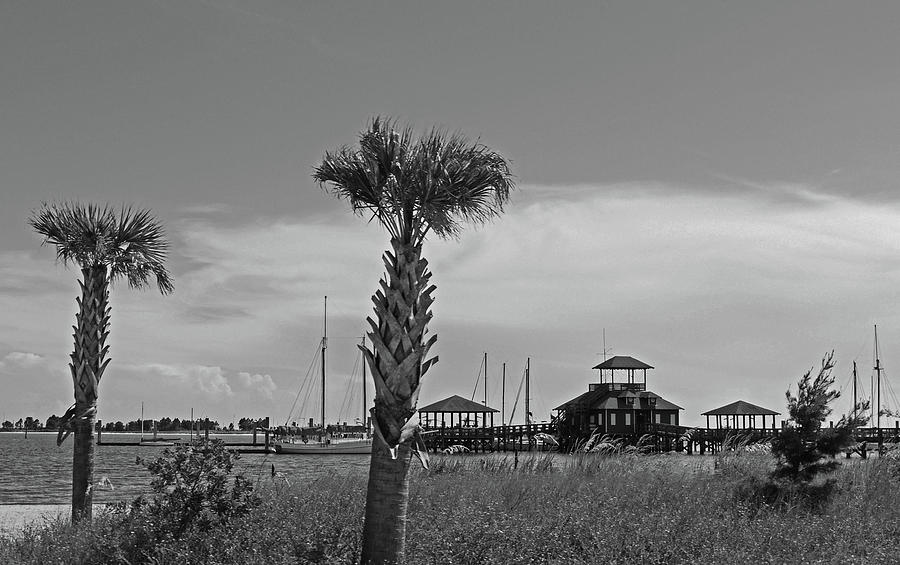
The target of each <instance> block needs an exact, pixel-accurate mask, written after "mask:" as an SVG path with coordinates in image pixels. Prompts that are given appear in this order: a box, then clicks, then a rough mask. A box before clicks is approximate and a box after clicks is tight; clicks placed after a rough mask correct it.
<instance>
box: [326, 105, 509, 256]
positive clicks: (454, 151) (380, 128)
mask: <svg viewBox="0 0 900 565" xmlns="http://www.w3.org/2000/svg"><path fill="white" fill-rule="evenodd" d="M313 179H314V180H315V181H316V182H317V183H318V184H319V185H320V186H322V187H323V188H324V189H326V190H328V191H329V192H331V194H333V195H334V196H336V197H337V198H339V199H345V200H347V201H348V202H349V203H350V206H351V208H352V209H353V210H354V212H357V213H367V212H368V213H371V214H372V217H374V218H377V219H378V221H379V222H380V223H381V224H382V225H383V226H384V227H385V228H386V229H387V230H388V232H389V233H390V234H391V236H392V237H394V238H398V239H401V240H403V241H407V242H411V243H414V244H418V243H420V242H421V241H422V240H423V239H424V238H425V236H426V235H427V234H428V233H429V232H430V231H433V232H434V233H435V234H437V235H438V236H439V237H443V238H447V237H456V236H458V235H459V233H460V231H461V229H462V224H464V223H471V224H481V223H485V222H487V221H489V220H490V219H492V218H494V217H496V216H498V215H499V214H500V213H502V211H503V206H504V204H505V203H506V202H507V201H508V200H509V196H510V192H511V191H512V190H513V188H514V183H513V180H512V174H511V172H510V169H509V163H508V162H507V160H506V159H505V158H503V157H502V156H501V155H499V154H498V153H496V152H494V151H493V150H491V149H490V148H488V147H487V146H485V145H483V144H482V143H480V142H477V141H476V142H472V141H470V140H469V139H468V138H466V137H465V136H463V135H462V134H460V133H454V134H449V133H448V132H447V131H446V130H444V129H442V128H437V127H435V128H432V129H431V130H430V131H429V132H427V133H425V134H424V135H422V136H421V137H419V138H418V139H414V136H413V131H412V128H411V127H409V126H404V127H399V126H398V124H397V123H396V121H395V120H393V119H390V118H389V119H382V118H380V117H376V118H374V119H373V120H372V122H371V124H370V126H369V127H368V128H367V129H366V130H364V131H363V132H361V133H360V138H359V147H358V148H356V149H354V148H351V147H349V146H344V147H341V148H340V149H338V150H337V151H331V152H326V154H325V157H324V158H323V160H322V163H321V164H319V166H317V167H316V169H315V171H314V173H313Z"/></svg>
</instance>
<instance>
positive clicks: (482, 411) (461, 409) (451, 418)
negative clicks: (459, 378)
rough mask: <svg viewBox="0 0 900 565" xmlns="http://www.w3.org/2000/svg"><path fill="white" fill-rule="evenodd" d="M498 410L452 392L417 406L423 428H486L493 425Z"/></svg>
mask: <svg viewBox="0 0 900 565" xmlns="http://www.w3.org/2000/svg"><path fill="white" fill-rule="evenodd" d="M497 412H499V410H495V409H494V408H491V407H489V406H485V405H484V404H479V403H478V402H473V401H471V400H467V399H465V398H463V397H461V396H459V395H456V394H454V395H453V396H451V397H448V398H445V399H444V400H439V401H437V402H435V403H433V404H429V405H428V406H425V407H424V408H419V424H420V425H421V426H422V427H423V428H425V429H429V428H441V427H446V428H456V427H458V428H487V427H491V428H492V427H494V414H495V413H497Z"/></svg>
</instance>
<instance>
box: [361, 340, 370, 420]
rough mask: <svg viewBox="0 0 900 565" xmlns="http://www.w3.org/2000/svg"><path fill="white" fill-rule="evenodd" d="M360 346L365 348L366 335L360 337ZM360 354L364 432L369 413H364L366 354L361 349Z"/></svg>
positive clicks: (365, 406)
mask: <svg viewBox="0 0 900 565" xmlns="http://www.w3.org/2000/svg"><path fill="white" fill-rule="evenodd" d="M362 346H363V349H365V348H366V336H365V335H363V338H362ZM359 353H360V355H362V385H363V387H362V388H363V405H362V425H363V426H365V427H366V433H369V417H368V416H369V415H368V414H367V413H366V409H367V408H368V404H367V402H366V356H365V354H363V352H362V351H360V352H359Z"/></svg>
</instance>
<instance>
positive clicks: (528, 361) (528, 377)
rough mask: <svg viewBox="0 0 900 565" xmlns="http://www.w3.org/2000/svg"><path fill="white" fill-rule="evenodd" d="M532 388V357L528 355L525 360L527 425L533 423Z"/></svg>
mask: <svg viewBox="0 0 900 565" xmlns="http://www.w3.org/2000/svg"><path fill="white" fill-rule="evenodd" d="M530 389H531V357H528V358H527V359H526V361H525V425H526V426H527V425H528V424H530V423H531V407H530V404H529V402H528V397H529V396H530V392H529V391H530Z"/></svg>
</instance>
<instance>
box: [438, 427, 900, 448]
mask: <svg viewBox="0 0 900 565" xmlns="http://www.w3.org/2000/svg"><path fill="white" fill-rule="evenodd" d="M826 429H827V428H826ZM780 432H781V428H755V429H753V428H750V429H732V428H691V427H687V426H675V425H670V424H646V425H644V426H642V427H641V429H635V431H634V432H633V433H627V434H610V435H609V437H610V438H612V439H616V440H622V441H623V442H624V443H625V444H626V445H636V444H637V443H638V442H639V441H640V442H641V443H642V445H643V446H644V447H646V448H647V449H648V450H649V451H651V452H670V451H674V452H679V453H685V454H688V455H693V454H699V455H706V454H716V453H720V452H721V451H722V450H727V449H733V448H735V447H738V446H739V445H750V444H754V443H761V442H764V441H768V440H771V439H772V438H774V437H777V436H778V434H779V433H780ZM540 434H546V435H548V436H553V437H554V438H555V439H557V441H558V445H554V444H553V443H552V442H549V441H544V439H543V438H542V437H541V435H540ZM424 437H425V445H426V447H428V449H429V450H430V451H434V452H439V451H444V450H446V449H450V448H451V447H452V446H454V445H459V446H462V447H464V448H466V450H468V451H470V452H472V453H479V452H482V453H485V452H506V451H557V450H559V451H564V452H568V451H577V450H578V449H579V448H580V446H582V445H584V444H585V443H586V442H587V440H588V437H580V436H568V437H565V436H563V437H560V434H559V429H558V427H557V424H556V423H555V422H544V423H540V424H529V425H517V426H494V427H479V428H475V427H447V426H441V427H432V428H425V433H424ZM854 438H855V439H856V441H857V443H858V444H866V445H867V448H868V449H869V450H878V451H881V450H882V449H883V448H884V445H885V444H898V445H900V427H893V428H859V429H857V430H856V433H855V434H854Z"/></svg>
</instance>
